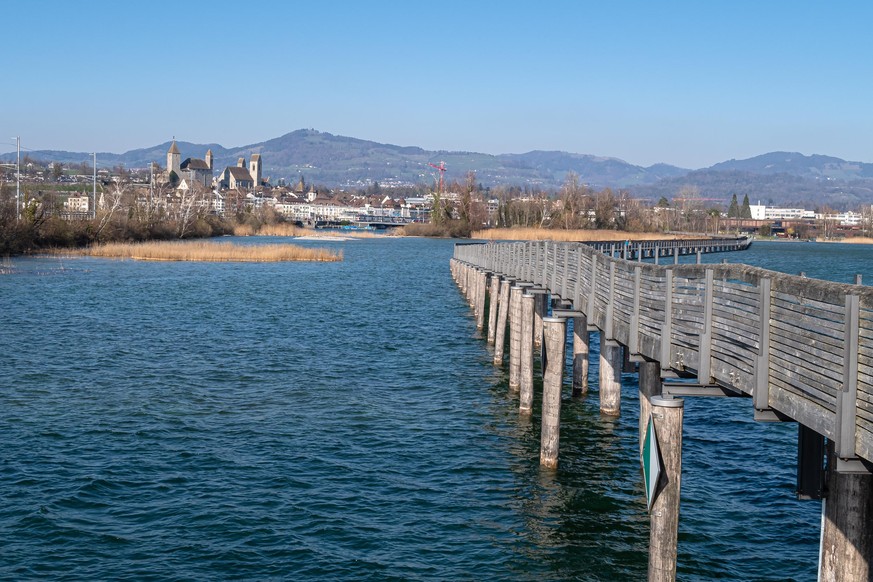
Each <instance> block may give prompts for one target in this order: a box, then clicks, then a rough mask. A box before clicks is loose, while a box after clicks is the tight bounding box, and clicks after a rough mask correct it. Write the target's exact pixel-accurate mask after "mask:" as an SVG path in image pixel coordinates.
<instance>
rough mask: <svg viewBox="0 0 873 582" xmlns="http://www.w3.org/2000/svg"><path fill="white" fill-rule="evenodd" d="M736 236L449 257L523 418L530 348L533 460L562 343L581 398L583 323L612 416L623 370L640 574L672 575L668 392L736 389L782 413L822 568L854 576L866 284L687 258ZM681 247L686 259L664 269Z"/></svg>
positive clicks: (740, 243)
mask: <svg viewBox="0 0 873 582" xmlns="http://www.w3.org/2000/svg"><path fill="white" fill-rule="evenodd" d="M749 244H750V243H749V241H748V240H747V239H744V238H724V239H710V240H708V241H646V242H643V243H640V242H636V241H633V242H631V241H627V242H625V243H614V242H604V243H557V242H550V241H538V242H507V243H484V244H457V245H456V246H455V252H454V257H453V259H452V261H451V265H452V272H453V276H454V277H455V280H456V281H457V283H458V285H459V286H460V287H461V289H462V291H463V292H464V293H465V294H466V296H467V297H468V299H469V301H470V303H471V306H472V307H473V309H474V314H475V317H476V322H477V327H479V328H480V329H483V330H485V329H487V340H488V342H489V343H493V344H494V345H495V356H494V360H495V364H502V363H503V356H504V349H505V348H504V345H505V344H507V343H508V348H509V349H508V351H509V384H510V389H512V390H520V412H522V413H525V412H527V411H529V410H530V408H529V406H530V401H531V400H532V398H533V395H532V382H531V379H530V376H531V374H532V370H533V366H532V363H531V359H532V358H533V353H534V352H533V349H532V347H531V346H542V354H543V356H542V363H543V366H542V368H543V413H542V414H543V421H542V431H543V433H542V444H541V456H540V459H541V463H542V464H543V465H544V466H546V467H555V466H557V462H558V458H557V457H558V443H559V421H558V417H559V413H560V390H561V386H562V383H563V380H562V373H563V369H562V368H563V365H560V366H558V365H556V364H554V362H559V363H561V364H563V362H564V350H565V349H570V350H572V354H573V357H572V361H573V370H572V378H573V379H572V386H573V393H574V395H578V394H582V393H584V392H586V391H587V389H588V378H587V370H588V343H589V339H588V334H589V332H597V333H599V334H600V345H601V350H600V351H601V353H600V378H599V382H598V392H599V397H600V408H601V412H602V413H604V414H613V415H616V414H619V413H620V390H621V383H620V375H621V371H622V370H628V369H634V368H638V371H639V375H640V449H641V462H642V464H643V469H644V471H643V472H644V476H645V480H646V486H647V493H648V495H649V504H650V516H651V517H650V519H651V528H652V529H651V531H652V535H651V538H650V557H649V579H650V580H671V579H674V578H675V559H676V558H675V556H676V535H677V527H678V512H679V483H680V479H679V475H680V474H681V427H682V410H683V406H682V399H681V398H680V397H683V396H684V397H691V396H736V397H746V398H749V400H750V403H751V405H750V407H749V413H750V414H752V415H754V418H755V419H756V420H760V421H777V422H778V421H783V422H784V421H791V422H797V423H798V427H799V429H798V488H797V492H798V496H799V497H800V498H806V499H810V498H813V499H819V498H823V499H825V500H826V501H823V503H824V504H825V505H824V511H823V514H824V518H823V525H822V534H821V535H822V554H821V556H820V574H821V579H822V580H867V579H868V578H869V574H870V568H869V564H870V560H871V556H873V476H871V474H870V468H871V467H873V463H871V462H873V289H871V288H869V287H865V286H862V285H860V284H854V285H850V284H841V283H832V282H827V281H821V280H816V279H809V278H805V277H802V276H790V275H785V274H782V273H777V272H773V271H768V270H764V269H760V268H756V267H750V266H747V265H742V264H700V254H701V253H707V252H725V251H732V250H742V249H744V248H747V247H748V245H749ZM689 254H697V263H698V264H678V257H679V256H680V255H689ZM663 257H671V258H673V261H672V263H673V264H663V263H664V262H667V263H669V262H670V261H662V260H661V259H662V258H663ZM643 259H651V260H652V261H651V262H644V261H643ZM659 263H660V264H659ZM858 283H860V281H858ZM486 310H487V314H486ZM569 319H571V320H572V323H573V339H572V341H571V342H570V343H571V346H570V347H569V348H567V346H565V345H564V344H566V343H567V341H566V334H567V329H568V328H567V322H568V320H569ZM507 325H508V333H507ZM507 336H508V338H509V341H508V342H507V341H506V339H505V338H506V337H507ZM553 338H557V339H553ZM538 353H539V352H538ZM554 391H557V394H558V396H557V397H556V396H554ZM525 407H527V409H526V408H525ZM671 435H672V436H671Z"/></svg>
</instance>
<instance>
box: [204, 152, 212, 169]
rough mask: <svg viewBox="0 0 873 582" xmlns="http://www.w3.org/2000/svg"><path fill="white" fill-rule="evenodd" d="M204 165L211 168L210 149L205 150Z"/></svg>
mask: <svg viewBox="0 0 873 582" xmlns="http://www.w3.org/2000/svg"><path fill="white" fill-rule="evenodd" d="M205 161H206V165H207V166H209V169H210V171H211V170H212V150H206V160H205Z"/></svg>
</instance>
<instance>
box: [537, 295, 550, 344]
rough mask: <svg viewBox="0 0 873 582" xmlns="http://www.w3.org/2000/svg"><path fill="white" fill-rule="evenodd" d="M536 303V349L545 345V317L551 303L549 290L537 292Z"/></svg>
mask: <svg viewBox="0 0 873 582" xmlns="http://www.w3.org/2000/svg"><path fill="white" fill-rule="evenodd" d="M535 301H536V302H535V303H534V349H540V350H541V349H542V347H543V317H545V316H546V313H547V312H548V309H546V307H547V306H548V303H549V292H548V291H546V292H545V293H537V295H536V300H535Z"/></svg>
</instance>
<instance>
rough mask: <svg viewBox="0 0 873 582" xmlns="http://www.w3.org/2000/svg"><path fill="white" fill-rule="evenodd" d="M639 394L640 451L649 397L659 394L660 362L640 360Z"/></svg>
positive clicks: (650, 408)
mask: <svg viewBox="0 0 873 582" xmlns="http://www.w3.org/2000/svg"><path fill="white" fill-rule="evenodd" d="M639 374H640V379H639V394H640V451H642V450H643V439H645V437H646V427H647V426H648V424H649V413H651V410H652V405H651V402H650V400H651V398H652V397H653V396H660V395H661V364H660V362H656V361H653V360H646V361H644V362H640V367H639Z"/></svg>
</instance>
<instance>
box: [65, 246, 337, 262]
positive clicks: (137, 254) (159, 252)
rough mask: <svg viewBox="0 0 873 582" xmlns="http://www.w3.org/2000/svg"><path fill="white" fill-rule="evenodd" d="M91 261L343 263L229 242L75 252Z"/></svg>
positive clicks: (314, 253) (301, 251)
mask: <svg viewBox="0 0 873 582" xmlns="http://www.w3.org/2000/svg"><path fill="white" fill-rule="evenodd" d="M73 253H74V254H82V255H88V256H92V257H109V258H119V259H138V260H141V261H208V262H228V263H230V262H245V263H266V262H280V261H318V262H332V261H341V260H342V259H343V254H342V251H338V252H336V251H331V250H328V249H311V248H306V247H301V246H297V245H284V244H277V245H235V244H233V243H229V242H212V241H196V242H187V241H186V242H145V243H109V244H103V245H95V246H92V247H88V248H84V249H79V250H78V251H73Z"/></svg>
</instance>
